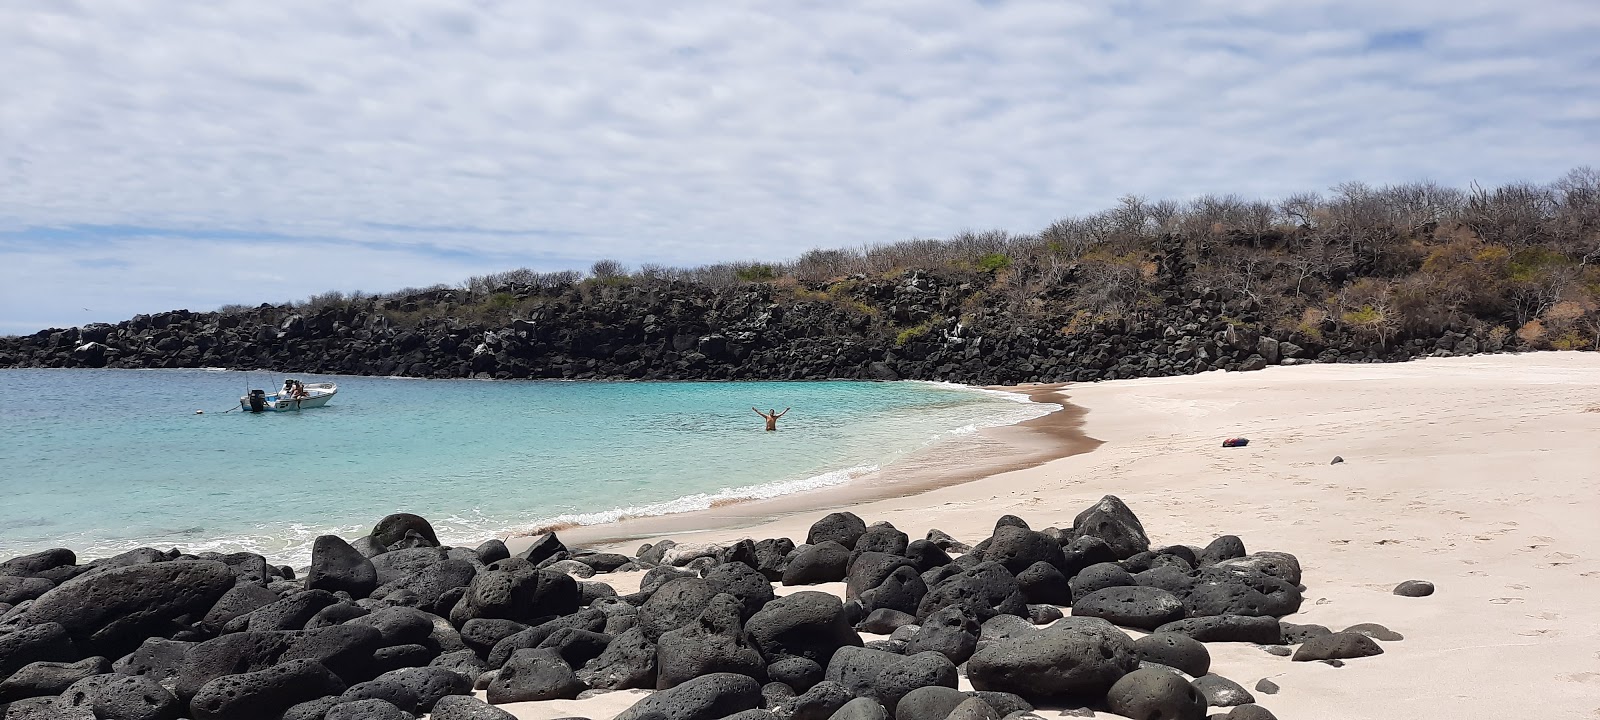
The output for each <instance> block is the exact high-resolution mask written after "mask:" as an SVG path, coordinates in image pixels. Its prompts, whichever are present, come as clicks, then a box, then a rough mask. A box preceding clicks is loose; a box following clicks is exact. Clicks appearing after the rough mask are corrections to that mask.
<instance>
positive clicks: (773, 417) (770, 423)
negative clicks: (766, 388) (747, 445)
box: [750, 408, 793, 432]
mask: <svg viewBox="0 0 1600 720" xmlns="http://www.w3.org/2000/svg"><path fill="white" fill-rule="evenodd" d="M750 409H751V410H755V411H756V414H757V415H760V416H761V417H764V418H766V419H767V432H777V430H778V418H781V417H783V416H785V415H788V414H789V411H790V410H792V409H793V408H784V409H783V412H778V411H777V410H771V409H769V410H767V411H766V412H761V411H760V410H757V409H756V408H750Z"/></svg>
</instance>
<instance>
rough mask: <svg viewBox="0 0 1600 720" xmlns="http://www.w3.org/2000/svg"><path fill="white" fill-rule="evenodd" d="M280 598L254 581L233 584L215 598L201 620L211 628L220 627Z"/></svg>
mask: <svg viewBox="0 0 1600 720" xmlns="http://www.w3.org/2000/svg"><path fill="white" fill-rule="evenodd" d="M280 599H281V598H280V597H279V595H278V593H276V592H273V591H271V590H268V589H267V588H266V587H265V586H262V585H256V584H254V583H242V584H235V585H234V586H233V588H232V589H230V590H228V591H227V592H225V593H223V594H222V597H221V598H218V599H217V602H216V604H214V605H212V606H211V610H209V611H208V612H206V615H205V617H204V618H203V619H202V620H201V622H202V623H204V624H206V625H208V626H211V627H213V628H221V627H222V626H224V625H226V624H228V621H229V620H232V619H234V618H236V617H240V616H242V615H249V614H250V613H252V612H255V611H256V610H258V609H260V608H263V607H266V606H268V605H271V604H272V603H275V602H277V601H278V600H280Z"/></svg>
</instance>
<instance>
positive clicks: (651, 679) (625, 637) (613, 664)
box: [578, 627, 656, 690]
mask: <svg viewBox="0 0 1600 720" xmlns="http://www.w3.org/2000/svg"><path fill="white" fill-rule="evenodd" d="M578 679H579V680H582V681H583V682H584V684H586V685H588V686H589V687H591V688H594V689H596V690H625V689H629V688H653V687H655V686H656V644H655V643H653V642H651V641H650V639H649V638H647V637H645V634H644V630H643V629H641V628H637V627H635V628H632V629H630V630H627V631H626V632H623V633H622V634H621V635H618V636H616V637H615V638H613V639H612V640H611V643H610V644H609V645H606V649H605V650H604V651H603V652H601V653H600V655H599V656H598V657H596V658H595V659H594V660H592V661H590V662H589V663H588V664H586V665H584V666H583V669H582V670H579V671H578Z"/></svg>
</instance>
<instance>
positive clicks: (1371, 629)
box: [1341, 623, 1406, 642]
mask: <svg viewBox="0 0 1600 720" xmlns="http://www.w3.org/2000/svg"><path fill="white" fill-rule="evenodd" d="M1341 632H1347V633H1356V634H1358V635H1365V636H1367V637H1369V638H1372V639H1373V640H1382V641H1384V642H1394V641H1396V640H1404V639H1406V636H1404V635H1401V634H1400V633H1397V632H1395V631H1393V630H1390V629H1389V628H1386V627H1384V626H1382V625H1379V624H1377V623H1360V624H1357V625H1351V626H1350V627H1347V628H1345V629H1344V630H1342V631H1341Z"/></svg>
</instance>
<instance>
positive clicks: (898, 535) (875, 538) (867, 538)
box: [853, 523, 911, 556]
mask: <svg viewBox="0 0 1600 720" xmlns="http://www.w3.org/2000/svg"><path fill="white" fill-rule="evenodd" d="M910 541H911V538H910V537H908V536H907V535H906V534H905V533H903V532H900V531H899V530H897V529H895V527H894V526H893V525H890V524H889V523H878V524H876V525H873V526H871V527H868V528H867V529H866V531H865V532H863V533H861V537H858V538H856V544H855V547H854V548H853V549H854V550H855V551H856V552H857V553H858V554H859V553H864V552H881V553H888V554H890V555H902V556H903V555H905V552H906V546H908V545H910Z"/></svg>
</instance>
